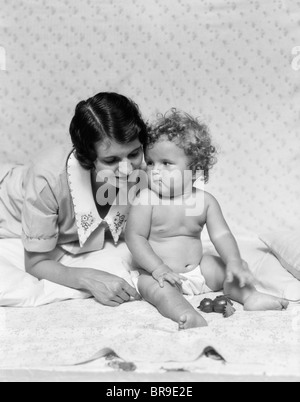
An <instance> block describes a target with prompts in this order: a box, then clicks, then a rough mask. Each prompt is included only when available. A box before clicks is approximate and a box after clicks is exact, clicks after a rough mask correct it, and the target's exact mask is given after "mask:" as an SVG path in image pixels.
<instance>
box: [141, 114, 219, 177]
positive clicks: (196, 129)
mask: <svg viewBox="0 0 300 402" xmlns="http://www.w3.org/2000/svg"><path fill="white" fill-rule="evenodd" d="M163 136H166V137H167V138H168V140H169V141H173V142H175V143H176V145H178V146H179V147H180V148H182V149H183V150H184V152H185V154H186V155H187V156H188V157H190V160H191V163H190V168H191V169H192V171H193V174H196V173H197V171H199V170H200V171H202V172H203V173H204V182H205V183H207V182H208V180H209V171H210V169H211V168H212V167H213V166H214V164H215V163H216V162H217V159H216V153H217V150H216V148H215V147H214V146H213V145H212V141H211V135H210V131H209V129H208V127H207V126H206V124H203V123H201V122H200V121H199V120H198V119H197V118H194V117H192V116H190V115H189V114H187V113H185V112H182V111H180V110H177V109H174V108H173V109H171V110H170V111H168V112H167V113H166V114H165V115H161V114H159V115H158V116H157V120H156V121H155V122H154V123H153V124H152V125H151V126H150V129H149V133H148V139H147V142H146V144H145V150H147V148H149V147H151V146H153V145H154V144H155V143H157V142H158V141H159V140H160V139H161V138H162V137H163Z"/></svg>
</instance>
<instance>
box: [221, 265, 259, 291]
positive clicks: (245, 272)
mask: <svg viewBox="0 0 300 402" xmlns="http://www.w3.org/2000/svg"><path fill="white" fill-rule="evenodd" d="M226 273H227V274H226V282H228V283H231V282H233V281H234V279H235V278H236V279H237V280H238V282H239V285H240V287H241V288H243V287H245V286H253V285H254V282H255V278H254V276H253V274H252V272H251V271H250V269H249V267H248V264H247V263H246V261H244V260H233V261H229V262H228V264H227V266H226Z"/></svg>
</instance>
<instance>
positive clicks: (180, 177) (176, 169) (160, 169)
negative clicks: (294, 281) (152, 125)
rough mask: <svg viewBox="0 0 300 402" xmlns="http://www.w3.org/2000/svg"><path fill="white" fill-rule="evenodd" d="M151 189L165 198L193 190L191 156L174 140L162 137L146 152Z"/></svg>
mask: <svg viewBox="0 0 300 402" xmlns="http://www.w3.org/2000/svg"><path fill="white" fill-rule="evenodd" d="M145 160H146V164H147V173H148V177H149V183H150V187H151V190H152V191H154V192H156V193H157V194H159V195H160V196H162V197H164V198H174V197H178V196H180V195H183V194H185V193H187V192H188V191H191V189H192V186H193V183H192V175H191V171H190V168H189V162H190V161H189V158H188V156H186V154H185V152H184V150H183V149H181V148H180V147H179V146H178V145H176V144H175V143H174V142H172V141H169V140H168V139H162V140H160V141H158V142H157V143H156V144H154V145H153V146H151V147H149V148H148V149H147V151H146V154H145Z"/></svg>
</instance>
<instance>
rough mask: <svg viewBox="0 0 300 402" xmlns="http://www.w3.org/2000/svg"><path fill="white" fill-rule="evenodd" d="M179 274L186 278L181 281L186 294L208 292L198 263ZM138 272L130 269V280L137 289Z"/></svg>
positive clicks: (182, 289) (192, 294) (193, 294)
mask: <svg viewBox="0 0 300 402" xmlns="http://www.w3.org/2000/svg"><path fill="white" fill-rule="evenodd" d="M180 275H181V276H184V277H185V278H186V281H182V285H181V287H180V288H181V289H180V290H181V291H182V293H183V294H184V295H187V296H198V295H202V294H204V293H210V292H212V290H211V289H210V288H209V287H208V286H207V285H206V282H205V278H204V276H203V275H202V272H201V268H200V265H198V267H196V268H195V269H194V270H193V271H190V272H187V273H185V274H182V273H180ZM139 276H140V273H139V271H131V279H132V282H133V284H134V286H135V288H136V290H137V291H138V292H139V290H138V279H139Z"/></svg>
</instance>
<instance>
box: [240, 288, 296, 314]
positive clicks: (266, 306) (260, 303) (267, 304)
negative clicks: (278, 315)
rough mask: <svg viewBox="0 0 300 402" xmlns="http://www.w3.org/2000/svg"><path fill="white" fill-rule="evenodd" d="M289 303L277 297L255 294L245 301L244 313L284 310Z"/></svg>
mask: <svg viewBox="0 0 300 402" xmlns="http://www.w3.org/2000/svg"><path fill="white" fill-rule="evenodd" d="M288 305H289V302H288V301H287V300H285V299H281V298H279V297H274V296H270V295H267V294H265V293H260V292H255V293H253V294H252V295H251V296H249V297H248V299H247V300H246V301H245V304H244V310H246V311H267V310H286V309H287V308H288Z"/></svg>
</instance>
